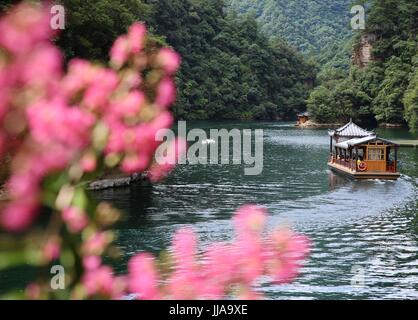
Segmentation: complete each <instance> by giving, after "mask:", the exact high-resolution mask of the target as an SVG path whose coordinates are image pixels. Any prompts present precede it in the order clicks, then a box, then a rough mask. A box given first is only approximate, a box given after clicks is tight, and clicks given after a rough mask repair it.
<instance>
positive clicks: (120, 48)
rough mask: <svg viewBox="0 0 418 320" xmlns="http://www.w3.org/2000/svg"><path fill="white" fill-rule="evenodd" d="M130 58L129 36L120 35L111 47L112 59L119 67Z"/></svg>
mask: <svg viewBox="0 0 418 320" xmlns="http://www.w3.org/2000/svg"><path fill="white" fill-rule="evenodd" d="M128 58H129V39H128V37H127V36H120V37H119V38H117V39H116V41H115V43H114V44H113V46H112V48H111V49H110V60H111V61H112V63H113V64H114V65H115V66H116V67H117V68H120V67H121V66H123V65H124V64H125V63H126V61H127V60H128Z"/></svg>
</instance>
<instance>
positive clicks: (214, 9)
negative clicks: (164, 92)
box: [0, 0, 316, 120]
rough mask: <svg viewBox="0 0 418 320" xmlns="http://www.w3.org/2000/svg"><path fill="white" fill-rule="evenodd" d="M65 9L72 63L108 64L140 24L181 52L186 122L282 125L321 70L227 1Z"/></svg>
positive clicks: (178, 108) (63, 38)
mask: <svg viewBox="0 0 418 320" xmlns="http://www.w3.org/2000/svg"><path fill="white" fill-rule="evenodd" d="M10 2H13V1H2V2H1V3H0V4H1V5H4V4H5V3H10ZM62 3H63V4H64V6H65V8H66V9H67V10H66V12H67V25H66V29H65V30H64V31H63V32H62V34H61V35H60V37H59V38H58V39H57V43H58V44H59V45H60V46H61V47H62V48H63V49H64V52H65V54H66V58H72V57H83V58H89V59H96V60H98V61H105V60H106V59H107V52H108V51H109V48H110V45H111V44H112V42H113V41H114V39H115V38H116V37H117V35H119V34H122V33H124V32H125V30H126V29H127V27H128V26H129V25H130V24H131V23H132V22H133V21H135V20H141V21H145V22H146V24H147V26H148V28H149V29H150V30H151V32H152V34H153V39H154V40H157V41H158V42H159V43H160V44H167V45H170V46H172V47H174V49H175V50H176V51H178V52H179V53H180V54H181V56H182V59H183V62H182V66H181V70H180V72H179V73H178V77H177V84H178V99H177V103H176V105H175V106H174V111H175V114H176V116H177V117H178V118H179V119H199V120H200V119H215V120H221V119H276V118H278V117H280V118H283V117H289V116H294V114H295V113H296V112H298V111H301V110H304V109H305V108H306V99H307V98H308V94H309V91H310V90H311V88H312V87H313V83H314V80H315V72H316V71H315V68H314V67H313V66H312V65H310V64H308V63H306V62H305V61H304V58H303V57H302V56H301V55H300V54H298V53H297V52H296V51H295V50H293V49H291V48H290V47H289V46H287V45H286V44H285V43H284V41H282V40H280V39H275V40H274V41H269V40H268V38H267V37H266V36H264V35H263V34H262V32H260V30H259V27H258V25H257V23H256V21H255V20H254V19H253V18H250V17H243V18H238V17H237V15H234V14H228V13H227V10H226V4H225V2H224V0H210V1H208V0H127V1H112V0H94V1H83V0H63V1H62Z"/></svg>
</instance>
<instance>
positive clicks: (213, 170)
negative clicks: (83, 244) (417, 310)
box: [95, 123, 418, 299]
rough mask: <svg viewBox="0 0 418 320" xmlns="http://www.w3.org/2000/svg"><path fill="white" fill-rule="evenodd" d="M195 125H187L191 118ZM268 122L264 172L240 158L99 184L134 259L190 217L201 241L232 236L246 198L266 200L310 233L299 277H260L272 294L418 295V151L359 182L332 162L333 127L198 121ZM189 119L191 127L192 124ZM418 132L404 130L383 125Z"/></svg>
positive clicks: (278, 220)
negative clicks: (160, 177) (333, 168)
mask: <svg viewBox="0 0 418 320" xmlns="http://www.w3.org/2000/svg"><path fill="white" fill-rule="evenodd" d="M188 126H189V123H188ZM193 126H194V127H200V128H204V129H210V128H221V127H222V128H226V129H231V128H240V129H244V128H248V129H250V128H251V129H264V170H263V173H262V174H261V175H259V176H245V175H244V170H243V168H244V167H243V166H234V165H226V166H225V165H224V166H217V165H207V166H204V165H193V166H187V165H185V166H179V167H177V169H176V170H175V171H174V172H173V173H172V174H171V175H170V177H169V178H168V179H167V180H166V181H164V182H162V183H159V184H156V185H153V186H135V187H131V188H124V189H113V190H105V191H101V192H97V193H96V194H95V196H96V197H97V198H98V199H101V200H108V201H111V202H112V203H113V204H114V205H115V206H117V207H118V208H120V209H123V210H124V211H125V213H126V220H125V221H124V222H123V223H122V224H121V225H120V227H119V239H118V244H119V245H120V247H121V248H122V249H123V251H124V252H125V256H124V259H123V262H121V264H120V265H118V266H117V269H118V270H119V271H123V270H124V269H125V268H126V261H127V259H128V258H129V257H130V256H132V255H133V254H135V253H137V252H139V251H151V252H154V253H158V252H159V251H160V250H163V249H166V248H167V246H168V245H169V243H170V241H171V238H172V235H173V233H174V232H175V230H177V229H178V228H180V227H182V226H185V225H191V226H193V228H194V229H195V231H196V232H197V233H198V235H199V240H200V244H201V247H202V248H204V247H205V245H207V244H209V243H211V242H214V241H225V240H228V239H231V238H232V237H233V231H232V225H231V222H230V218H231V215H232V214H233V212H234V210H235V209H236V208H238V207H239V206H240V205H242V204H245V203H257V204H260V205H263V206H265V207H267V208H268V210H269V212H270V218H269V223H268V225H269V226H271V227H273V226H277V225H281V224H286V225H290V226H291V227H292V228H294V229H295V230H297V231H298V232H302V233H304V234H306V235H308V236H309V237H310V238H311V240H312V241H313V245H314V246H313V250H312V252H311V255H310V258H309V260H308V261H307V263H306V265H305V267H304V268H303V269H302V272H301V275H300V276H299V277H298V278H297V280H296V281H294V282H293V283H291V284H288V285H280V286H277V285H271V284H270V283H268V282H266V283H262V284H261V290H262V291H263V292H264V293H265V295H266V296H267V297H268V298H271V299H301V298H303V299H365V298H371V299H374V298H379V299H380V298H384V299H401V298H411V299H416V298H418V214H417V213H418V209H417V208H418V202H417V194H418V191H417V182H418V150H416V149H401V151H400V155H399V158H400V160H401V163H400V168H401V172H402V177H401V179H399V180H398V181H380V180H375V181H372V180H370V181H352V180H349V179H346V178H342V177H340V176H337V175H335V174H332V173H331V172H330V171H329V170H328V169H327V165H326V162H327V157H328V150H329V145H328V143H329V138H328V136H327V131H326V130H301V129H296V128H295V127H294V126H293V124H290V123H238V124H237V123H227V124H225V123H222V124H219V123H217V124H210V123H199V124H193ZM190 127H191V126H190ZM378 133H379V135H380V136H382V137H385V138H397V139H401V138H404V139H408V138H409V139H412V138H413V136H412V135H410V134H409V133H408V132H407V131H406V130H399V129H393V130H389V129H386V130H383V129H382V130H378Z"/></svg>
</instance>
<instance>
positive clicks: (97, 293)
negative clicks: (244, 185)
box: [0, 3, 309, 299]
mask: <svg viewBox="0 0 418 320" xmlns="http://www.w3.org/2000/svg"><path fill="white" fill-rule="evenodd" d="M47 12H48V10H47V9H46V8H39V7H36V6H33V5H30V4H25V3H24V4H21V5H19V6H17V7H15V8H13V9H12V10H11V11H10V12H9V13H8V14H7V15H6V16H4V17H2V18H1V19H0V88H1V91H0V156H1V157H2V165H3V166H5V167H6V168H7V173H8V176H9V178H8V181H7V183H6V189H7V191H8V199H7V201H4V202H2V203H1V205H0V271H2V270H6V269H8V268H12V267H15V266H18V265H31V266H33V267H36V268H43V267H46V266H50V265H51V264H52V263H53V262H56V261H59V262H60V264H61V265H62V266H63V267H64V268H65V271H66V279H65V282H66V284H67V286H66V290H63V291H59V292H57V291H55V290H53V289H52V288H51V287H50V284H49V282H48V281H47V280H42V279H40V280H38V281H37V282H34V283H32V284H30V285H29V286H28V287H27V289H26V292H25V294H26V296H25V297H29V298H33V299H44V298H45V299H46V298H58V299H66V298H67V299H68V298H73V299H87V298H106V299H109V298H111V299H120V298H122V297H124V296H126V295H127V294H130V293H133V294H135V296H136V297H137V298H140V299H164V298H177V299H185V298H212V299H215V298H222V297H225V296H226V295H228V294H230V289H231V288H235V289H234V290H235V291H236V294H237V295H238V297H242V298H244V297H245V298H252V297H256V296H257V295H256V294H255V293H254V292H253V285H254V283H255V280H256V279H257V278H258V277H260V276H261V275H271V276H273V279H274V281H276V282H278V283H281V282H287V281H290V280H292V279H293V278H294V277H295V276H296V274H297V270H298V268H299V266H300V262H301V261H302V259H303V258H304V257H305V255H306V254H307V251H308V247H309V244H308V241H307V239H305V238H304V237H302V236H298V235H294V234H293V233H291V232H289V231H277V232H275V233H273V234H272V235H270V236H269V237H268V238H267V239H263V238H262V235H261V231H262V228H263V225H264V221H265V211H264V210H263V209H261V208H258V207H252V206H247V207H243V208H241V209H240V210H239V211H238V212H237V214H236V217H235V224H236V227H237V239H236V240H235V241H234V242H233V243H231V244H215V245H212V246H211V247H210V248H208V249H207V250H206V251H205V252H204V253H203V254H202V259H197V258H198V253H197V248H196V236H195V234H194V233H193V232H192V231H191V230H189V229H186V230H181V231H179V232H178V233H177V234H176V236H175V238H174V241H173V250H172V253H171V254H170V255H169V257H170V258H169V261H168V262H167V263H166V265H165V267H164V268H162V269H159V268H157V267H156V261H155V259H154V258H153V257H151V256H150V255H149V254H146V253H141V254H139V255H137V256H135V257H133V258H132V259H131V260H130V262H129V274H128V275H127V276H116V275H114V273H113V270H112V268H111V267H110V266H107V265H105V264H103V262H102V259H101V257H102V256H104V255H106V256H109V257H118V250H117V248H116V247H115V246H114V245H112V243H113V240H114V237H115V235H114V233H113V231H112V229H111V227H112V225H113V224H114V223H115V222H116V221H117V220H118V219H119V217H120V213H119V211H117V210H116V209H114V208H112V207H111V206H110V205H109V204H107V203H99V204H96V203H95V201H93V200H92V199H90V197H89V195H88V193H87V191H86V189H85V186H86V183H87V182H88V181H90V180H92V179H95V178H97V177H98V176H100V175H101V174H102V173H103V172H105V171H108V170H119V171H121V172H123V173H126V174H131V173H141V172H148V175H149V178H150V179H151V181H158V180H160V179H162V178H163V177H164V176H165V175H166V174H167V173H168V172H169V171H170V170H171V169H172V165H160V164H157V163H156V162H155V161H154V153H155V151H156V149H157V148H158V146H159V145H160V143H159V142H157V141H156V139H155V135H156V133H157V132H158V130H160V129H165V128H169V127H171V126H172V123H173V116H172V113H171V112H170V110H169V107H170V106H171V104H172V103H173V102H174V101H175V97H176V88H175V85H174V80H173V77H174V74H175V72H176V70H177V69H178V68H179V65H180V57H179V55H178V54H177V53H176V52H174V51H173V50H172V49H169V48H159V47H158V46H157V45H155V44H154V43H153V42H152V41H151V40H150V39H149V38H148V37H147V32H146V28H145V26H144V25H143V24H140V23H136V24H134V25H132V26H131V27H130V29H129V31H128V33H127V34H126V35H123V36H121V37H119V38H118V39H117V40H116V41H115V43H114V45H113V47H112V49H111V52H110V57H111V59H110V63H109V67H105V66H101V65H95V64H92V63H90V62H88V61H85V60H80V59H74V60H72V61H70V62H69V64H68V69H67V70H64V68H63V59H62V55H61V52H60V50H59V49H58V48H56V47H55V46H54V45H53V44H52V43H51V41H50V39H51V38H52V37H53V36H54V33H53V31H52V30H51V28H50V25H49V19H50V17H49V16H48V14H47ZM182 145H183V143H179V141H178V140H177V141H174V142H173V144H172V146H170V147H169V148H168V150H167V152H169V153H172V155H173V156H178V155H179V153H181V152H184V151H185V150H182V149H181V147H180V146H182ZM6 158H9V159H11V160H10V161H9V162H7V161H5V159H6ZM197 261H201V262H199V263H198V262H197ZM161 265H164V264H161ZM17 297H20V296H17Z"/></svg>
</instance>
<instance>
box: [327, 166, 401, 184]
mask: <svg viewBox="0 0 418 320" xmlns="http://www.w3.org/2000/svg"><path fill="white" fill-rule="evenodd" d="M328 167H329V168H330V169H331V170H334V171H337V172H339V173H341V174H344V175H346V176H349V177H352V178H354V179H384V180H396V179H398V178H399V177H400V176H401V175H400V173H399V172H382V171H365V172H356V171H355V170H352V169H350V168H347V167H345V166H343V165H340V164H337V163H331V162H328Z"/></svg>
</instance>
